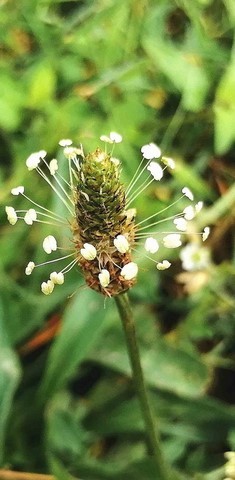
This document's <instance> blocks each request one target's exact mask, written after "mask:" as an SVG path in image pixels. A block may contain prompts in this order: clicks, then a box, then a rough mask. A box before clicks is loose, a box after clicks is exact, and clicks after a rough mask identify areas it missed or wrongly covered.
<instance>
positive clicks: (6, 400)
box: [0, 304, 20, 464]
mask: <svg viewBox="0 0 235 480" xmlns="http://www.w3.org/2000/svg"><path fill="white" fill-rule="evenodd" d="M19 379H20V366H19V362H18V359H17V356H16V354H15V353H14V351H13V350H12V349H11V347H10V345H9V341H8V336H7V333H6V329H5V325H4V314H3V309H2V305H1V304H0V464H1V463H2V461H3V458H4V457H3V455H4V439H5V432H6V426H7V420H8V416H9V412H10V410H11V406H12V400H13V396H14V393H15V390H16V388H17V386H18V383H19Z"/></svg>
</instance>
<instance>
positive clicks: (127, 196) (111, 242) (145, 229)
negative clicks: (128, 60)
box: [6, 132, 209, 480]
mask: <svg viewBox="0 0 235 480" xmlns="http://www.w3.org/2000/svg"><path fill="white" fill-rule="evenodd" d="M100 139H101V141H102V142H104V143H105V148H104V149H101V148H100V147H98V148H96V150H95V151H94V152H92V153H88V154H84V151H83V148H82V146H80V147H79V148H77V147H74V146H73V145H72V141H71V140H61V141H60V146H62V147H63V148H64V156H65V159H66V162H67V163H68V176H67V177H66V178H64V177H63V176H62V175H61V174H60V167H59V164H58V161H57V160H56V159H52V160H51V161H50V162H48V161H47V160H46V155H47V154H46V152H45V151H44V150H41V151H39V152H36V153H32V154H31V155H30V156H29V157H28V158H27V160H26V166H27V168H28V170H30V171H32V170H36V172H37V173H39V174H40V175H41V177H42V178H43V179H44V180H45V181H46V182H47V184H48V185H49V186H50V187H51V188H52V190H53V191H54V192H55V193H56V194H57V195H58V197H59V199H60V201H61V202H62V204H63V205H64V206H65V207H66V211H67V214H66V216H63V215H60V214H58V213H55V212H52V211H50V210H49V209H48V208H46V207H45V206H41V205H39V204H38V203H37V201H35V200H34V199H30V198H29V197H28V195H27V194H26V193H25V189H24V187H23V186H22V185H20V186H18V187H15V188H13V189H12V190H11V193H12V195H13V196H18V195H22V196H23V197H25V199H26V200H27V201H28V202H30V203H31V208H29V209H27V210H16V209H15V208H14V207H12V206H7V207H6V214H7V217H8V220H9V222H10V224H11V225H15V224H16V223H17V221H18V220H19V219H22V220H24V222H25V223H26V224H27V225H32V224H33V223H34V222H42V223H45V224H48V225H51V227H52V228H53V231H52V232H51V233H49V234H48V235H47V236H46V237H45V238H44V239H43V242H42V248H43V250H44V251H45V253H46V254H47V255H51V254H52V255H54V252H63V249H64V248H65V249H67V251H68V253H67V252H66V253H65V254H62V255H61V256H60V257H59V258H52V260H49V261H48V262H43V263H42V264H35V263H34V261H32V260H30V261H29V263H28V264H27V266H26V268H25V273H26V275H31V274H32V272H33V270H34V269H35V268H38V267H39V266H41V265H45V264H47V263H48V264H52V265H53V264H54V263H56V262H64V261H65V260H66V261H67V259H70V261H69V263H68V264H66V265H65V266H63V267H62V268H60V269H59V271H58V272H57V271H54V270H53V271H51V273H50V278H49V279H47V280H46V281H43V282H42V284H41V290H42V292H43V293H44V294H45V295H50V294H51V293H52V292H53V290H54V288H55V286H56V285H61V284H63V283H64V278H65V275H67V274H68V273H69V271H70V270H71V269H72V268H73V267H74V266H76V265H79V267H80V269H81V271H82V274H83V276H84V279H85V282H86V284H87V285H88V287H90V288H92V289H93V290H95V291H97V292H99V293H101V294H103V295H104V296H105V297H114V298H115V301H116V304H117V308H118V311H119V314H120V317H121V320H122V324H123V329H124V333H125V336H126V342H127V349H128V354H129V358H130V363H131V366H132V373H133V381H134V383H135V387H136V392H137V395H138V398H139V403H140V408H141V412H142V416H143V420H144V424H145V431H146V443H147V445H148V451H149V453H150V455H151V456H152V457H153V460H154V463H155V469H156V478H158V479H159V480H168V479H175V480H176V479H177V478H179V477H178V474H177V473H176V472H174V473H172V472H170V470H169V468H168V466H167V465H166V463H165V460H164V458H163V455H162V449H161V445H160V438H159V433H158V431H157V425H156V424H157V422H156V417H155V416H154V415H153V412H152V410H151V407H150V404H149V400H148V396H147V390H146V386H145V382H144V378H143V372H142V368H141V362H140V354H139V350H138V346H137V341H136V333H135V325H134V319H133V315H132V310H131V306H130V302H129V298H128V296H127V293H126V292H127V291H128V290H129V289H130V288H131V287H133V285H134V284H135V283H136V280H137V274H138V265H137V263H136V261H134V260H135V258H134V256H135V255H137V253H136V252H138V246H139V245H142V246H144V249H145V255H146V256H147V257H148V258H151V260H152V261H153V262H154V263H155V264H156V267H157V269H158V270H165V269H167V268H169V267H170V265H171V263H170V261H169V260H167V259H163V260H162V259H161V260H158V258H159V257H158V256H159V251H160V247H161V246H162V245H163V246H164V247H165V249H168V248H169V249H171V248H178V247H181V245H182V243H183V242H184V239H186V238H187V235H188V233H190V223H191V222H192V221H193V219H194V217H195V216H196V215H197V214H198V213H199V212H200V210H201V208H202V206H203V205H202V202H198V203H194V197H193V194H192V192H191V191H190V190H189V189H188V188H187V187H184V188H183V189H182V192H181V194H180V195H179V198H178V199H177V200H176V201H175V202H174V203H173V204H172V205H176V204H177V203H178V204H180V206H181V210H180V212H179V213H177V214H176V215H173V216H168V217H165V216H164V217H163V214H165V213H166V212H167V210H168V209H169V208H170V207H172V205H169V206H167V207H165V208H163V209H162V210H161V211H156V212H155V213H153V214H152V215H151V216H150V217H148V218H146V219H144V220H141V221H137V220H136V216H137V212H136V209H135V208H133V206H132V205H133V202H134V201H135V200H136V198H137V197H138V196H139V195H141V194H142V193H143V191H144V190H146V189H147V188H148V187H149V185H150V184H152V183H153V182H159V181H160V180H161V179H162V178H163V175H164V170H165V169H169V170H173V169H174V168H175V162H174V160H173V159H171V158H168V157H165V156H162V153H161V150H160V149H159V147H158V146H157V145H155V144H154V143H150V144H148V145H144V146H143V147H142V148H141V153H142V160H141V162H140V164H139V167H138V169H137V171H136V172H135V174H134V176H133V178H132V180H131V182H130V184H129V186H128V187H127V188H125V187H124V185H123V183H122V181H121V169H120V161H119V160H118V159H117V158H114V157H113V150H114V146H115V144H117V143H119V142H120V141H122V137H121V135H119V134H118V133H116V132H111V133H110V135H109V136H106V135H102V136H101V137H100ZM108 146H110V150H108V148H107V147H108ZM156 160H157V161H156ZM182 203H183V206H182ZM159 215H160V216H161V217H160V220H159V219H158V216H159ZM162 217H163V218H162ZM166 221H167V222H168V223H169V222H170V223H171V227H170V230H169V231H165V232H163V233H159V230H155V227H156V226H157V225H158V224H159V223H161V222H163V223H164V222H166ZM55 227H58V228H59V229H60V228H61V227H67V228H68V229H69V232H70V235H71V241H69V242H68V245H66V246H65V247H64V246H61V245H58V241H57V239H56V238H55V236H54V235H52V233H54V229H55ZM192 231H193V233H194V235H195V229H194V228H192ZM196 235H200V236H201V237H202V240H203V241H204V240H206V238H207V237H208V235H209V227H206V228H205V229H204V231H203V232H200V233H197V234H196Z"/></svg>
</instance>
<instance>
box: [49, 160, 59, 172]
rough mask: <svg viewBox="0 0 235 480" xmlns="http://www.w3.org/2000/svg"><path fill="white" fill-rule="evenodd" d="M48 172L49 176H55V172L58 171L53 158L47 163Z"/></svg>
mask: <svg viewBox="0 0 235 480" xmlns="http://www.w3.org/2000/svg"><path fill="white" fill-rule="evenodd" d="M49 170H50V174H51V175H55V172H56V171H57V170H58V162H57V160H56V158H53V159H52V160H51V161H50V163H49Z"/></svg>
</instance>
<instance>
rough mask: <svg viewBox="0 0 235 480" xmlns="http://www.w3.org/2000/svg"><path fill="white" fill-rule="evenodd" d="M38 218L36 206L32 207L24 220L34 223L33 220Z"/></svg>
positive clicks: (29, 223) (30, 223)
mask: <svg viewBox="0 0 235 480" xmlns="http://www.w3.org/2000/svg"><path fill="white" fill-rule="evenodd" d="M36 220H37V212H36V210H34V208H30V209H29V210H28V211H27V212H26V214H25V216H24V221H25V223H27V225H33V222H36Z"/></svg>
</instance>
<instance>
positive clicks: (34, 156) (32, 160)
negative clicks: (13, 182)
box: [26, 150, 47, 170]
mask: <svg viewBox="0 0 235 480" xmlns="http://www.w3.org/2000/svg"><path fill="white" fill-rule="evenodd" d="M46 154H47V152H46V151H45V150H40V151H39V152H34V153H31V155H29V157H28V158H27V160H26V166H27V167H28V170H34V169H35V168H37V166H38V165H39V163H40V161H41V159H42V158H44V157H45V156H46Z"/></svg>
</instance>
